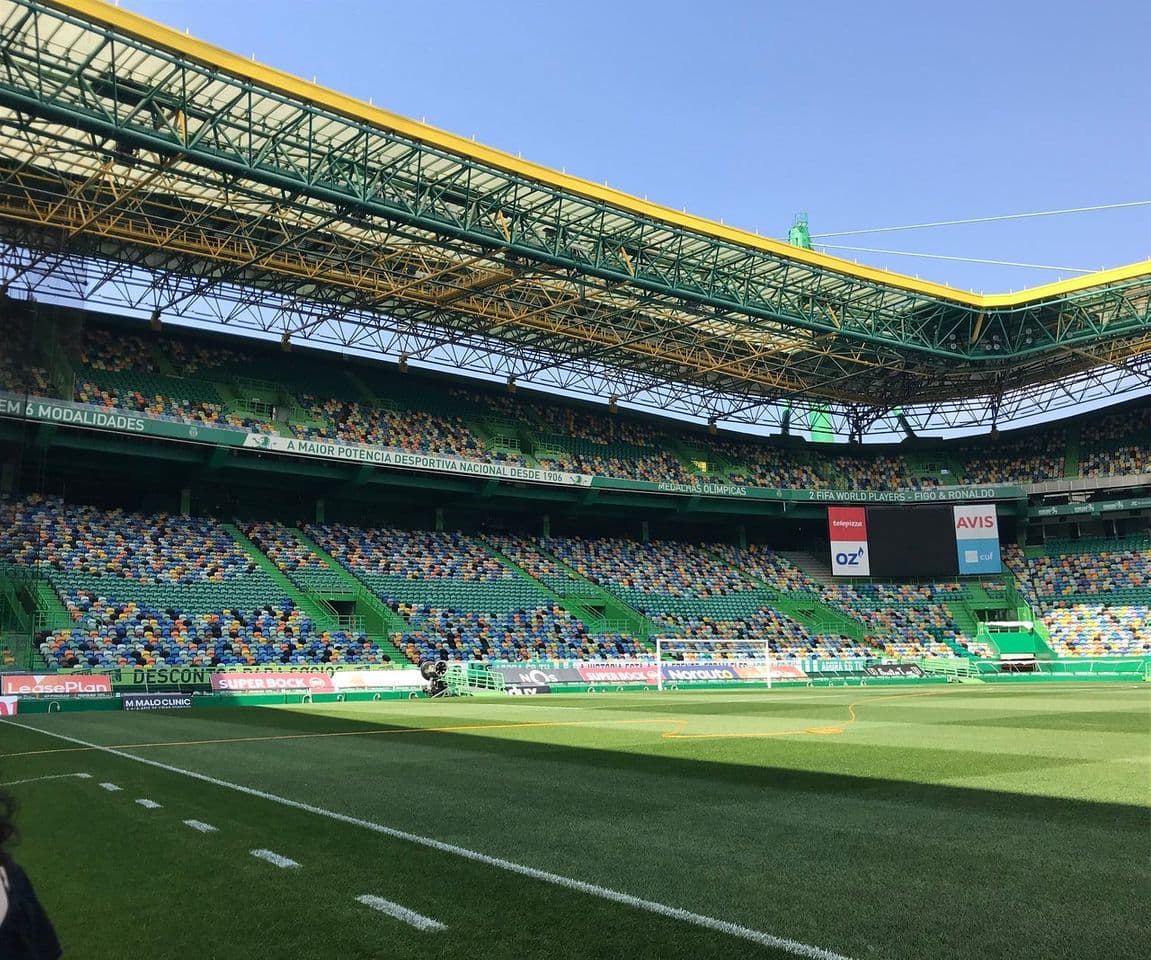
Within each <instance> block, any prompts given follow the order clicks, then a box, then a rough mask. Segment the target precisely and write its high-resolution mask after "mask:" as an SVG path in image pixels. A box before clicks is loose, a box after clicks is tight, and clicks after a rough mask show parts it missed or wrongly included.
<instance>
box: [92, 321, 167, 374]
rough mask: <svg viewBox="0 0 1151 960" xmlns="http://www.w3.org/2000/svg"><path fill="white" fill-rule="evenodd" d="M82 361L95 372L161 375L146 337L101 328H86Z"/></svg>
mask: <svg viewBox="0 0 1151 960" xmlns="http://www.w3.org/2000/svg"><path fill="white" fill-rule="evenodd" d="M78 359H79V361H80V363H82V364H83V365H84V366H86V367H88V368H90V369H92V370H100V371H105V372H110V373H122V372H124V371H128V370H132V371H136V372H138V373H159V370H160V368H159V365H158V364H157V362H156V358H155V356H154V355H153V354H152V350H151V347H150V346H149V345H148V344H147V343H145V342H144V340H143V338H142V337H138V336H135V335H133V334H130V333H119V332H113V331H111V330H105V329H103V328H101V327H94V326H91V325H89V326H86V327H85V328H84V339H83V343H82V345H81V347H80V355H79V358H78Z"/></svg>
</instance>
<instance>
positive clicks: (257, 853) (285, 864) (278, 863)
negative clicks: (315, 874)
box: [249, 850, 299, 870]
mask: <svg viewBox="0 0 1151 960" xmlns="http://www.w3.org/2000/svg"><path fill="white" fill-rule="evenodd" d="M249 852H250V853H251V854H252V856H253V857H255V858H256V859H257V860H267V861H268V863H270V864H271V865H272V866H273V867H279V868H280V869H281V870H290V869H291V868H292V867H298V866H299V864H298V863H296V861H295V860H290V859H288V858H287V857H281V856H280V855H279V854H278V853H273V852H272V851H271V850H251V851H249Z"/></svg>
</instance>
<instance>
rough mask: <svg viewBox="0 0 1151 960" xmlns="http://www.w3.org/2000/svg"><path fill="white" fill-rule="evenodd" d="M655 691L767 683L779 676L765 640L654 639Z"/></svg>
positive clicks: (769, 683)
mask: <svg viewBox="0 0 1151 960" xmlns="http://www.w3.org/2000/svg"><path fill="white" fill-rule="evenodd" d="M655 658H656V663H657V665H658V669H657V670H656V687H657V688H658V689H660V690H663V689H664V688H665V687H669V686H674V687H679V686H683V685H688V686H690V685H691V684H700V683H754V684H763V683H766V685H767V687H768V689H770V688H771V682H772V675H773V674H775V675H776V676H778V675H779V670H780V666H781V665H780V664H779V662H778V661H777V660H775V658H773V657H772V653H771V645H770V643H769V641H768V640H766V639H765V640H722V639H718V638H717V639H710V638H709V639H697V638H694V637H693V638H691V639H690V640H689V639H684V638H682V637H656V638H655Z"/></svg>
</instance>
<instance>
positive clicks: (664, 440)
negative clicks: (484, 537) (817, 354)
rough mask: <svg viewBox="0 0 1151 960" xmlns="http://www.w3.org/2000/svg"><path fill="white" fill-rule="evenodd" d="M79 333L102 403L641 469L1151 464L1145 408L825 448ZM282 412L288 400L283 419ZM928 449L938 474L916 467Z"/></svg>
mask: <svg viewBox="0 0 1151 960" xmlns="http://www.w3.org/2000/svg"><path fill="white" fill-rule="evenodd" d="M18 326H19V325H13V329H14V330H16V331H17V332H15V333H13V334H12V337H11V340H12V342H13V343H14V344H16V347H17V348H18V349H17V350H14V351H13V352H14V354H19V353H20V352H21V351H23V353H24V354H26V355H27V356H31V354H28V353H27V351H26V350H24V348H23V347H21V345H20V336H21V335H20V333H19V331H18V329H17V328H18ZM24 336H25V337H26V334H25V335H24ZM68 343H74V346H73V347H72V348H71V358H72V365H73V368H72V370H71V374H70V376H71V382H72V383H73V384H74V388H72V392H71V394H70V396H69V397H68V398H70V399H73V400H76V401H78V402H82V403H92V404H96V405H98V406H100V407H103V408H104V409H109V410H111V409H123V410H130V411H134V412H137V413H141V414H146V415H148V416H155V417H161V418H166V419H171V420H175V421H178V422H186V423H202V424H208V425H212V426H219V427H225V428H232V429H238V430H249V431H255V432H263V433H278V432H279V433H285V434H288V433H290V434H291V435H294V436H297V437H302V438H311V439H334V440H342V441H346V442H351V443H366V444H372V445H379V446H387V447H392V448H397V449H402V450H406V451H409V452H414V453H427V454H440V455H444V456H452V457H460V458H463V459H471V460H477V461H481V462H486V463H511V464H517V465H524V466H530V467H535V466H539V467H542V468H544V469H552V470H560V471H567V472H578V473H592V474H598V475H602V476H608V477H615V478H621V479H629V480H646V481H654V482H667V483H679V484H686V483H693V482H696V481H698V480H701V479H706V480H713V481H719V482H725V483H733V484H737V485H752V486H766V487H794V488H803V489H829V488H830V489H847V490H876V489H922V488H926V487H932V486H937V485H939V484H940V483H941V482H948V483H951V482H957V483H967V484H988V483H1010V484H1015V483H1030V482H1038V481H1043V480H1050V479H1058V478H1061V477H1063V476H1064V474H1065V472H1067V473H1068V475H1082V476H1084V477H1104V476H1119V475H1126V474H1132V473H1143V472H1147V471H1151V453H1149V450H1151V443H1149V442H1148V441H1151V405H1148V404H1143V405H1136V406H1134V407H1128V408H1125V409H1124V410H1123V411H1112V412H1110V413H1104V414H1090V415H1085V416H1084V417H1081V418H1079V419H1077V420H1075V421H1072V422H1071V423H1070V425H1069V426H1064V425H1055V426H1052V427H1050V428H1046V429H1031V430H1028V431H1027V433H1026V434H1020V435H1012V434H1005V435H1003V436H999V437H996V438H984V439H981V440H978V441H971V442H969V443H966V444H965V445H964V446H962V447H960V448H957V449H955V450H952V449H951V448H950V447H947V448H940V450H939V452H938V453H935V454H930V453H928V454H924V453H916V454H915V455H905V454H904V452H903V451H902V450H896V449H893V448H891V447H888V448H883V449H880V450H876V451H865V450H853V451H851V452H844V450H843V448H842V447H839V446H836V447H833V448H828V447H826V446H825V445H823V444H817V443H808V444H804V443H801V442H795V441H779V442H778V443H777V442H775V441H772V440H763V441H760V440H754V439H751V438H749V439H748V440H739V439H735V438H732V437H724V436H711V435H705V434H704V433H702V432H701V431H695V430H692V429H690V428H685V427H683V426H680V425H676V424H672V423H670V422H668V423H660V422H657V421H653V420H651V419H649V418H644V417H639V416H637V415H633V414H629V413H627V412H623V411H621V412H620V413H617V414H609V413H606V412H598V411H595V410H592V409H588V408H585V407H582V406H575V405H565V404H564V403H562V402H560V401H549V400H547V399H545V398H542V397H540V396H538V395H527V396H518V395H515V394H510V393H506V392H502V391H498V390H484V389H480V388H472V387H464V386H459V385H456V384H448V383H440V382H438V381H437V382H433V381H431V380H425V379H421V378H420V377H419V376H413V377H411V378H407V377H405V378H396V377H395V376H385V375H383V374H382V373H381V372H380V371H378V370H371V369H370V368H366V367H364V368H359V367H357V368H355V370H353V369H352V368H351V367H350V366H348V365H347V364H343V365H341V364H340V363H338V362H336V361H334V360H332V359H330V358H325V357H323V356H322V355H319V354H305V355H302V357H301V359H300V360H299V361H298V362H293V364H291V365H284V364H282V363H278V362H276V353H275V352H273V350H274V348H272V347H270V346H267V345H264V344H259V343H255V342H252V343H250V344H247V345H245V346H243V347H237V346H235V345H232V344H226V343H224V342H222V340H221V339H220V338H204V337H202V336H195V335H192V334H190V333H187V332H184V331H170V330H167V329H166V330H165V331H164V333H163V334H162V335H152V334H149V333H148V332H147V331H144V332H134V330H133V328H130V327H128V326H127V325H124V324H120V325H118V326H113V327H109V328H105V327H103V326H101V325H100V324H96V323H87V324H86V325H85V326H84V328H83V333H82V335H81V336H80V337H79V338H78V339H76V340H75V341H68V340H66V339H64V338H62V339H61V345H62V346H64V348H65V349H66V350H67V344H68ZM25 346H27V345H25ZM34 352H35V351H33V353H34ZM249 378H266V379H263V380H259V381H258V383H259V385H260V387H261V389H255V388H253V387H252V384H253V383H256V382H257V381H253V380H251V379H249ZM55 382H58V383H65V382H68V380H67V378H66V377H59V378H57V379H56V381H55ZM241 383H245V384H247V386H240V384H241ZM0 389H5V390H9V391H17V392H30V393H33V394H36V395H45V396H48V395H52V394H53V393H54V392H55V391H54V388H53V377H50V376H49V375H48V371H47V370H46V369H45V367H44V366H43V365H42V364H40V363H38V362H29V361H28V360H27V359H25V360H24V361H22V362H20V363H15V362H14V361H13V360H12V359H11V358H8V359H4V358H0ZM245 390H248V391H249V393H251V392H252V390H255V392H256V393H259V394H260V397H259V403H257V404H255V405H253V404H252V403H251V402H245V401H246V399H247V397H248V394H245V393H244V391H245ZM273 409H278V410H279V420H280V423H279V424H277V423H276V422H274V419H273V415H272V411H273ZM1080 435H1081V440H1082V450H1081V451H1080V450H1079V442H1080V439H1079V438H1080ZM921 449H922V448H917V450H921ZM924 458H926V459H927V460H929V461H931V462H932V463H933V464H934V469H930V470H924V469H920V461H921V460H922V459H924ZM936 461H938V462H936ZM944 477H946V480H943V479H942V478H944Z"/></svg>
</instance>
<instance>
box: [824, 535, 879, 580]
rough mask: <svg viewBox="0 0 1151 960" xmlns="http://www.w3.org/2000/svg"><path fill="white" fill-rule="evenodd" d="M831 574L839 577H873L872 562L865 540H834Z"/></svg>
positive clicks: (832, 544)
mask: <svg viewBox="0 0 1151 960" xmlns="http://www.w3.org/2000/svg"><path fill="white" fill-rule="evenodd" d="M831 572H832V573H833V574H834V575H835V576H837V577H868V576H871V562H870V558H869V557H868V553H867V542H866V541H864V540H833V541H832V543H831Z"/></svg>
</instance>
